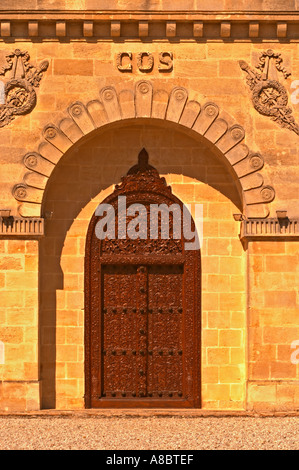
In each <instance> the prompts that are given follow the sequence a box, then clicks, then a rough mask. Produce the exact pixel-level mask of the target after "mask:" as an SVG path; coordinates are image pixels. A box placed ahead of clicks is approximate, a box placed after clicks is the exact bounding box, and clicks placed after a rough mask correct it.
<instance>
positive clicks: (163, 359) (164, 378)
mask: <svg viewBox="0 0 299 470" xmlns="http://www.w3.org/2000/svg"><path fill="white" fill-rule="evenodd" d="M182 280H183V267H182V266H152V267H150V268H149V273H148V312H149V314H148V351H149V363H148V393H149V394H150V396H153V397H164V398H165V397H168V398H169V397H170V398H171V397H176V398H177V397H178V396H182V395H183V393H182V390H183V364H182V354H183V328H182V316H183V308H182V302H183V292H182Z"/></svg>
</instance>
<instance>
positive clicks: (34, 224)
mask: <svg viewBox="0 0 299 470" xmlns="http://www.w3.org/2000/svg"><path fill="white" fill-rule="evenodd" d="M43 235H44V219H43V218H41V217H28V218H26V219H24V218H22V217H12V216H11V217H0V238H8V237H9V238H10V237H16V236H17V237H24V238H28V237H29V238H38V237H41V236H43Z"/></svg>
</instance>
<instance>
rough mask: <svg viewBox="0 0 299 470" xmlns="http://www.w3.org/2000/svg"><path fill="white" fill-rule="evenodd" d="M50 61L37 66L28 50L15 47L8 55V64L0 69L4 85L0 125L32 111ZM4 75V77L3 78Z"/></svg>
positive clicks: (2, 125) (0, 107) (0, 105)
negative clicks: (37, 89)
mask: <svg viewBox="0 0 299 470" xmlns="http://www.w3.org/2000/svg"><path fill="white" fill-rule="evenodd" d="M48 66H49V62H48V61H47V60H44V61H43V62H41V63H40V64H39V66H37V67H35V66H34V65H32V64H31V63H30V55H29V54H28V52H27V51H21V50H20V49H15V50H14V52H12V53H10V54H8V55H7V56H6V64H5V65H4V66H3V67H2V69H1V70H0V80H1V82H0V85H2V90H1V91H2V93H1V95H2V96H1V98H2V102H1V104H0V127H4V126H6V125H7V124H9V123H10V122H11V121H12V120H13V119H15V117H16V116H20V115H24V114H28V113H30V112H31V111H32V110H33V109H34V107H35V105H36V100H37V97H36V92H35V88H38V87H39V85H40V81H41V79H42V77H43V74H44V72H46V70H47V69H48ZM1 77H3V78H1Z"/></svg>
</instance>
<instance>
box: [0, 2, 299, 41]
mask: <svg viewBox="0 0 299 470" xmlns="http://www.w3.org/2000/svg"><path fill="white" fill-rule="evenodd" d="M145 26H146V27H145ZM157 26H158V28H157ZM145 30H146V31H147V33H146V34H145ZM0 38H1V39H2V40H4V41H8V42H9V41H11V40H14V39H16V40H22V39H25V40H28V39H29V40H34V38H39V39H46V40H51V39H53V40H54V39H59V40H63V38H66V39H80V38H83V39H84V38H93V39H96V40H101V39H113V40H115V39H117V38H122V39H126V38H128V39H138V38H142V39H143V40H149V41H150V40H158V39H159V40H160V39H172V40H175V39H176V38H177V39H179V40H185V39H186V40H190V39H195V40H218V39H220V40H230V39H231V40H234V41H244V40H249V41H251V40H255V41H263V40H267V41H277V40H278V41H281V40H289V41H298V40H299V12H293V13H291V14H290V13H289V12H263V13H258V12H246V13H244V12H220V13H219V12H198V11H196V12H190V11H189V12H183V11H182V12H169V11H156V12H155V11H151V12H142V11H140V12H135V11H134V12H132V11H127V12H125V11H109V12H95V11H87V10H85V11H83V12H82V11H81V12H80V11H63V12H62V11H40V10H39V11H36V12H34V11H26V12H24V13H22V12H20V11H19V12H13V11H2V12H0Z"/></svg>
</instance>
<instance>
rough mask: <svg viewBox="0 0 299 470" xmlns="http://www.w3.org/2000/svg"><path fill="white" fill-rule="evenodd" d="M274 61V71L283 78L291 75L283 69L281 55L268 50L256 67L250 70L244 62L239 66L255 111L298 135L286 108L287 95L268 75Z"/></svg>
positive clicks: (289, 110) (278, 83)
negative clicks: (242, 71) (245, 75)
mask: <svg viewBox="0 0 299 470" xmlns="http://www.w3.org/2000/svg"><path fill="white" fill-rule="evenodd" d="M271 61H274V66H275V68H276V70H277V71H278V72H280V73H282V74H283V76H284V78H287V77H288V76H290V75H291V73H290V72H288V71H287V70H286V68H285V67H283V66H282V65H281V64H282V61H283V59H282V57H281V54H279V53H276V52H274V51H272V49H268V50H267V51H264V52H263V53H262V54H261V56H260V58H259V63H258V65H257V66H256V70H255V69H252V68H251V67H250V66H249V65H248V64H247V62H245V61H244V60H240V61H239V65H240V67H241V69H242V70H244V72H246V73H247V85H248V86H249V88H250V90H251V91H252V102H253V106H254V107H255V109H256V110H257V111H258V112H259V113H260V114H262V115H264V116H269V117H270V119H271V120H272V121H275V122H277V124H279V125H280V126H281V127H284V128H287V129H290V130H291V131H293V132H295V133H296V134H297V135H299V125H298V124H297V123H296V122H295V119H294V117H293V116H292V109H291V108H290V107H288V94H287V91H286V89H285V87H284V86H283V85H282V84H281V83H280V82H279V81H277V80H275V79H273V78H271V77H270V76H269V75H270V73H269V70H270V62H271Z"/></svg>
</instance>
